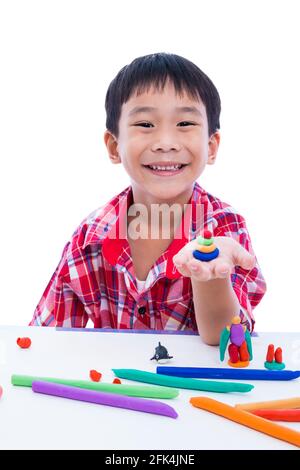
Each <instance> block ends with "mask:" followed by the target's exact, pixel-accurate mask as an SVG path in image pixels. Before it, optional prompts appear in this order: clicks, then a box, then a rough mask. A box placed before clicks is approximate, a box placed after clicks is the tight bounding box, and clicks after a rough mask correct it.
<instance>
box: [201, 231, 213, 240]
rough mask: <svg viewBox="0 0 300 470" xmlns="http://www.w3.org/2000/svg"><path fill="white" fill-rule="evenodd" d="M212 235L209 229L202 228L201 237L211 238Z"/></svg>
mask: <svg viewBox="0 0 300 470" xmlns="http://www.w3.org/2000/svg"><path fill="white" fill-rule="evenodd" d="M211 237H212V233H211V231H210V230H204V232H203V238H208V239H209V238H211Z"/></svg>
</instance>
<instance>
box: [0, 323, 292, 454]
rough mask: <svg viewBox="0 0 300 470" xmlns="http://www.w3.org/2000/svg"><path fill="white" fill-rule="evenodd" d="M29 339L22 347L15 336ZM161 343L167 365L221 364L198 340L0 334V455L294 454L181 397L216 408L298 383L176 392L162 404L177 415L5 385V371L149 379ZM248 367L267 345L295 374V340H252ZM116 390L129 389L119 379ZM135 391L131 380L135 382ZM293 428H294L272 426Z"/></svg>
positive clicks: (275, 395) (40, 331)
mask: <svg viewBox="0 0 300 470" xmlns="http://www.w3.org/2000/svg"><path fill="white" fill-rule="evenodd" d="M21 336H30V338H31V340H32V345H31V347H30V349H26V350H25V349H20V348H19V347H18V346H17V344H16V339H17V338H18V337H21ZM158 341H160V342H161V344H162V345H164V346H165V347H166V348H167V349H168V352H169V354H170V355H172V356H174V358H173V359H172V360H170V361H168V365H170V366H171V365H172V366H194V367H222V366H224V367H228V366H227V365H226V362H224V364H222V363H220V362H219V350H218V348H217V347H211V346H207V345H205V344H203V343H202V341H201V339H200V338H199V336H190V335H174V334H172V335H170V334H157V333H154V334H152V333H151V334H141V333H126V332H121V333H119V332H103V331H101V330H98V331H84V330H80V331H78V330H72V331H58V330H56V329H55V328H42V327H17V326H14V327H0V385H1V386H2V388H3V395H2V398H1V399H0V422H1V426H0V448H1V449H110V450H113V449H115V450H125V449H130V450H132V449H145V450H149V449H151V450H157V449H160V450H162V449H168V450H175V449H182V450H186V449H193V450H195V449H216V448H217V449H279V450H280V449H296V448H295V447H294V446H292V445H290V444H287V443H285V442H282V441H280V440H278V439H274V438H272V437H269V436H267V435H264V434H262V433H259V432H256V431H253V430H251V429H249V428H247V427H245V426H241V425H238V424H236V423H234V422H231V421H229V420H227V419H224V418H221V417H219V416H216V415H214V414H211V413H208V412H206V411H202V410H200V409H197V408H195V407H193V406H192V405H191V404H190V403H189V399H190V397H194V396H210V397H211V398H214V399H216V400H220V401H222V402H224V403H228V404H231V405H234V404H236V403H243V402H250V401H252V402H254V401H264V400H273V399H280V398H289V397H296V396H300V379H297V380H293V381H285V382H283V381H282V382H279V381H276V382H275V381H249V382H250V383H253V384H254V385H255V388H254V389H253V390H252V391H251V392H249V393H211V392H210V393H208V392H201V391H197V390H180V394H179V396H178V397H177V398H175V399H172V400H162V401H164V402H165V403H168V404H169V405H171V406H173V407H174V408H175V409H176V411H177V413H178V415H179V416H178V418H177V419H172V418H167V417H164V416H159V415H154V414H149V413H142V412H137V411H132V410H126V409H121V408H114V407H110V406H103V405H96V404H91V403H84V402H79V401H73V400H69V399H64V398H59V397H53V396H47V395H42V394H37V393H34V392H32V390H31V388H29V387H16V386H13V385H11V383H10V379H11V375H12V374H26V375H36V376H48V377H62V378H74V379H75V378H76V379H81V380H89V371H90V370H91V369H96V370H98V371H100V372H101V373H102V381H103V382H112V381H113V379H114V374H113V372H112V371H111V369H112V368H133V369H141V370H146V371H149V372H155V371H156V366H157V363H156V361H154V360H153V361H151V360H150V358H151V357H152V356H153V354H154V350H155V347H156V346H157V345H158ZM252 341H253V354H254V359H253V361H252V362H251V365H250V368H259V369H261V368H263V362H264V359H265V355H266V351H267V346H268V344H269V343H273V344H274V345H275V347H277V346H281V347H282V349H283V360H284V362H285V364H286V368H287V369H290V370H296V369H300V333H280V334H279V333H261V334H259V336H258V337H255V338H253V340H252ZM122 383H124V384H125V383H128V384H136V382H132V381H129V380H123V379H122ZM140 384H141V383H140ZM281 424H282V425H284V426H289V427H291V428H293V429H296V430H298V431H300V423H281Z"/></svg>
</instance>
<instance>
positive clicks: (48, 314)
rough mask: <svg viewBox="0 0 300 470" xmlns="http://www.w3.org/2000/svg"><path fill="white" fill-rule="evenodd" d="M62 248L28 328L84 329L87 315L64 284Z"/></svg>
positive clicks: (66, 267)
mask: <svg viewBox="0 0 300 470" xmlns="http://www.w3.org/2000/svg"><path fill="white" fill-rule="evenodd" d="M68 248H69V243H67V245H66V246H65V248H64V251H63V254H62V257H61V260H60V263H59V265H58V266H57V268H56V270H55V272H54V273H53V275H52V277H51V279H50V281H49V283H48V285H47V287H46V289H45V291H44V293H43V295H42V297H41V300H40V301H39V303H38V305H37V307H36V309H35V312H34V315H33V318H32V320H31V322H30V323H29V325H30V326H57V327H75V328H84V327H85V326H86V324H87V321H88V314H87V313H86V311H85V309H84V305H83V304H82V303H81V302H80V300H79V299H78V297H77V296H76V294H75V293H74V292H73V290H72V289H71V288H70V287H69V286H68V284H66V283H65V282H64V276H65V275H66V274H67V273H68V270H69V268H68V263H67V251H68Z"/></svg>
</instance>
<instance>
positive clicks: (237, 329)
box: [220, 316, 252, 367]
mask: <svg viewBox="0 0 300 470" xmlns="http://www.w3.org/2000/svg"><path fill="white" fill-rule="evenodd" d="M229 340H230V344H229V347H228V354H229V357H230V359H229V361H228V365H229V366H232V367H247V366H248V365H249V361H251V360H252V344H251V336H250V333H249V331H248V330H247V328H246V326H243V325H241V319H240V317H239V316H236V317H233V319H232V322H231V325H230V326H229V325H228V326H226V328H224V330H223V331H222V333H221V337H220V360H221V361H224V356H225V351H226V347H227V344H228V341H229Z"/></svg>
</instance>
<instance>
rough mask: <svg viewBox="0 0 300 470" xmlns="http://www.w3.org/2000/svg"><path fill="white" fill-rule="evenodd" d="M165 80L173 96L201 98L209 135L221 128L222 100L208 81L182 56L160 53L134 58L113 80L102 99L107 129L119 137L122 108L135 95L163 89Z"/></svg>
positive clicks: (200, 71) (197, 68)
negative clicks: (184, 93)
mask: <svg viewBox="0 0 300 470" xmlns="http://www.w3.org/2000/svg"><path fill="white" fill-rule="evenodd" d="M167 79H169V80H170V81H171V83H173V85H174V87H175V91H176V93H179V94H182V92H183V91H186V92H187V94H188V95H189V96H190V97H192V98H193V99H197V100H198V99H199V96H200V98H201V100H202V102H203V104H204V105H205V108H206V114H207V120H208V133H209V136H211V135H212V134H213V133H214V132H216V131H217V130H218V129H220V112H221V100H220V96H219V93H218V90H217V89H216V87H215V85H214V84H213V82H212V81H211V80H210V78H209V77H208V76H207V75H206V74H205V73H204V72H202V70H200V69H199V67H197V65H195V64H193V62H190V61H189V60H187V59H185V58H184V57H181V56H179V55H176V54H169V53H164V52H160V53H156V54H149V55H146V56H142V57H138V58H136V59H134V60H133V61H132V62H131V63H130V64H129V65H126V66H125V67H123V68H122V69H121V70H120V71H119V72H118V74H117V75H116V77H115V78H114V79H113V80H112V82H111V83H110V85H109V87H108V90H107V93H106V98H105V109H106V128H107V130H108V131H110V132H111V133H112V134H113V135H114V136H115V137H118V133H119V119H120V116H121V108H122V105H123V104H124V103H126V102H127V101H128V100H129V99H130V97H131V96H132V95H133V93H134V92H136V93H137V94H140V93H143V92H144V91H148V90H149V88H150V87H151V86H152V85H154V86H155V87H156V88H157V89H159V90H163V88H164V86H165V83H166V81H167Z"/></svg>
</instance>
